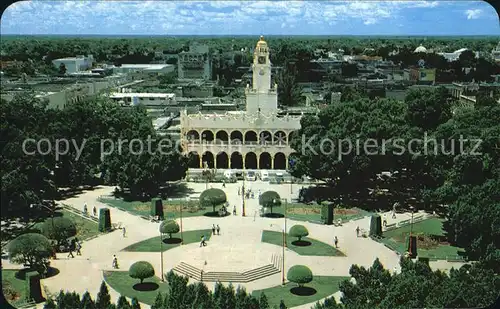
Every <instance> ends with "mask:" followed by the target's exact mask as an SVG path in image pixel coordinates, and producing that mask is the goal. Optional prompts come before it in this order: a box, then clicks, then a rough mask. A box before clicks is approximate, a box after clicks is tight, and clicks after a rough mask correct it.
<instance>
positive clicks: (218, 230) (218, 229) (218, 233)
mask: <svg viewBox="0 0 500 309" xmlns="http://www.w3.org/2000/svg"><path fill="white" fill-rule="evenodd" d="M217 235H220V227H219V225H218V224H217Z"/></svg>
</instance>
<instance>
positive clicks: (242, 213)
mask: <svg viewBox="0 0 500 309" xmlns="http://www.w3.org/2000/svg"><path fill="white" fill-rule="evenodd" d="M241 199H242V205H241V207H242V211H241V215H242V216H243V217H245V159H243V186H242V187H241Z"/></svg>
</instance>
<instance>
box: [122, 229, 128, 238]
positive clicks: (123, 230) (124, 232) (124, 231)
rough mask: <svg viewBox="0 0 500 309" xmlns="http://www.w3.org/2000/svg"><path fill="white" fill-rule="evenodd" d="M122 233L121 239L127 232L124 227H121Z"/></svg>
mask: <svg viewBox="0 0 500 309" xmlns="http://www.w3.org/2000/svg"><path fill="white" fill-rule="evenodd" d="M122 232H123V238H125V237H127V236H126V235H127V230H126V229H125V227H122Z"/></svg>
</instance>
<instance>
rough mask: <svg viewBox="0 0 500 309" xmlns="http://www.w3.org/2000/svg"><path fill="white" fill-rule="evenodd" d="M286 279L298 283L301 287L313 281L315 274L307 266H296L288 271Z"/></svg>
mask: <svg viewBox="0 0 500 309" xmlns="http://www.w3.org/2000/svg"><path fill="white" fill-rule="evenodd" d="M286 278H287V279H288V281H290V282H294V283H297V284H298V285H299V286H300V287H301V286H303V285H304V284H306V283H309V282H311V281H312V280H313V274H312V271H311V270H310V269H309V268H308V267H307V266H304V265H295V266H292V267H291V268H290V269H289V270H288V272H287V274H286Z"/></svg>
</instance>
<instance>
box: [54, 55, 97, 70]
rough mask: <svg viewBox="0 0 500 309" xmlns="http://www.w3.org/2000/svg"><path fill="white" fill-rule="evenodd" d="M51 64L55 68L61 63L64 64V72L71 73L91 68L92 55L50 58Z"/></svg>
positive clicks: (92, 62)
mask: <svg viewBox="0 0 500 309" xmlns="http://www.w3.org/2000/svg"><path fill="white" fill-rule="evenodd" d="M52 64H53V65H54V66H55V68H56V69H59V67H60V66H61V64H64V66H65V67H66V73H68V74H71V73H76V72H81V71H87V70H89V69H91V68H92V65H93V64H94V57H93V56H92V55H88V56H87V57H86V56H81V55H78V56H76V57H67V58H60V59H54V60H52Z"/></svg>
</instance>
